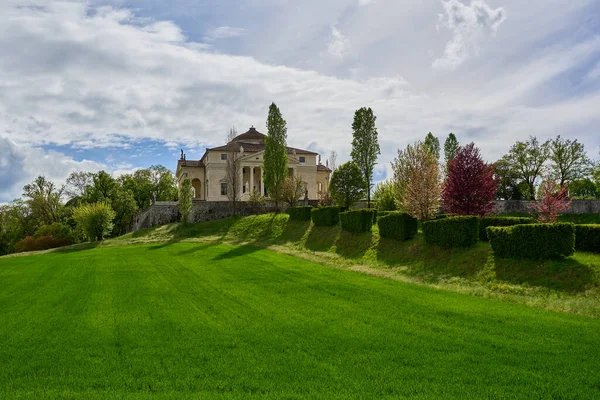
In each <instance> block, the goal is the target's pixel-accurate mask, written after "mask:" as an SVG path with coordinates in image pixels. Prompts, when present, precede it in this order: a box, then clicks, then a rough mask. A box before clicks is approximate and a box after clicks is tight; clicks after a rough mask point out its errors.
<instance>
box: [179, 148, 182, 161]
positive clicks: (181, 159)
mask: <svg viewBox="0 0 600 400" xmlns="http://www.w3.org/2000/svg"><path fill="white" fill-rule="evenodd" d="M179 159H180V160H183V149H181V157H180V158H179Z"/></svg>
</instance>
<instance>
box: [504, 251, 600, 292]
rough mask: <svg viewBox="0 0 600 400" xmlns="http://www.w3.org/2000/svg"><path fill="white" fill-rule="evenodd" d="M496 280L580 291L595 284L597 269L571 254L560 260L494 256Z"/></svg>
mask: <svg viewBox="0 0 600 400" xmlns="http://www.w3.org/2000/svg"><path fill="white" fill-rule="evenodd" d="M494 265H495V270H496V277H497V279H499V280H502V281H505V282H510V283H515V284H519V285H521V284H525V283H526V284H528V285H531V286H542V287H546V288H549V289H554V290H564V291H567V292H583V291H585V290H587V289H589V288H591V287H593V286H596V285H597V281H598V277H597V275H596V272H595V271H594V270H593V269H591V268H590V267H589V266H587V265H585V264H582V263H581V262H579V261H578V260H576V259H575V258H573V257H568V258H565V259H562V260H548V261H536V260H512V259H499V258H496V259H494Z"/></svg>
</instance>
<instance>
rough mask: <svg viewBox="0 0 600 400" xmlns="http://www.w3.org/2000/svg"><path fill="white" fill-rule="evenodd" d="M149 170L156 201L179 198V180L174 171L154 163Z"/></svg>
mask: <svg viewBox="0 0 600 400" xmlns="http://www.w3.org/2000/svg"><path fill="white" fill-rule="evenodd" d="M148 170H149V171H150V180H151V182H152V186H153V196H154V198H155V199H156V201H175V200H177V182H176V181H175V176H174V175H173V172H172V171H171V170H170V169H168V168H167V167H165V166H163V165H152V166H150V168H149V169H148Z"/></svg>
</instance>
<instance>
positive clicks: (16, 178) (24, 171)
mask: <svg viewBox="0 0 600 400" xmlns="http://www.w3.org/2000/svg"><path fill="white" fill-rule="evenodd" d="M103 168H106V166H105V165H103V164H100V163H97V162H94V161H89V160H82V161H76V160H74V159H73V158H71V157H67V156H65V155H64V154H63V153H60V152H56V151H44V150H42V149H39V148H35V147H30V146H22V145H21V146H20V145H17V144H15V143H14V142H13V141H12V140H10V139H8V138H5V137H1V136H0V188H1V189H2V190H0V204H1V203H7V202H9V201H11V200H12V199H14V198H17V197H20V196H21V193H22V188H23V186H24V185H26V184H28V183H30V182H31V181H33V179H35V177H37V176H39V175H44V176H45V177H46V178H48V179H50V180H52V181H53V182H55V183H56V184H57V185H61V184H63V183H64V182H65V180H66V179H67V177H68V176H69V174H70V173H71V172H72V171H99V170H101V169H103Z"/></svg>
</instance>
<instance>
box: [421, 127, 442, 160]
mask: <svg viewBox="0 0 600 400" xmlns="http://www.w3.org/2000/svg"><path fill="white" fill-rule="evenodd" d="M423 144H424V145H425V148H426V149H427V150H429V152H431V154H433V156H434V157H435V159H436V160H439V159H440V139H438V138H437V137H435V136H433V133H431V132H429V133H428V134H427V136H425V141H424V142H423Z"/></svg>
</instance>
